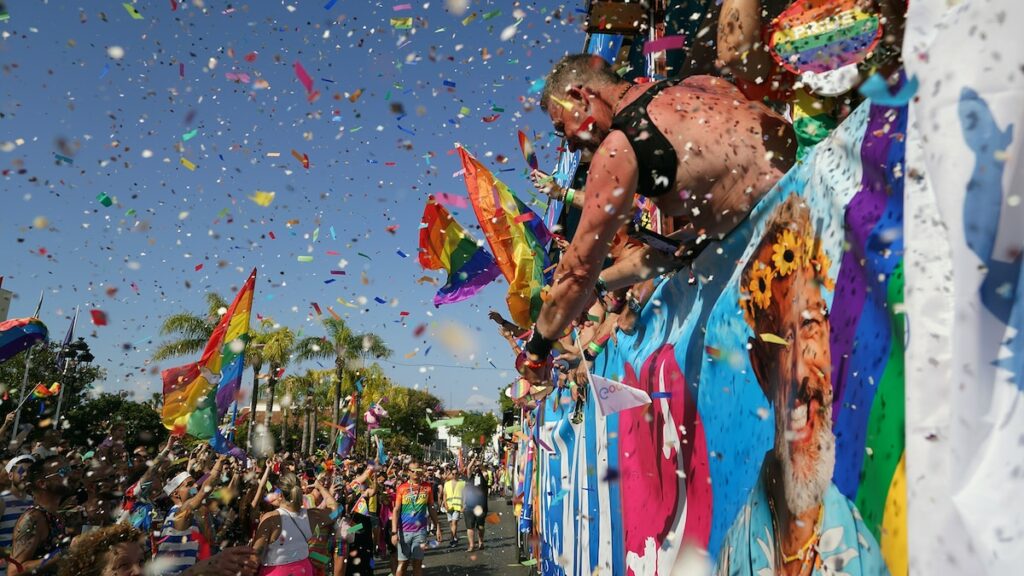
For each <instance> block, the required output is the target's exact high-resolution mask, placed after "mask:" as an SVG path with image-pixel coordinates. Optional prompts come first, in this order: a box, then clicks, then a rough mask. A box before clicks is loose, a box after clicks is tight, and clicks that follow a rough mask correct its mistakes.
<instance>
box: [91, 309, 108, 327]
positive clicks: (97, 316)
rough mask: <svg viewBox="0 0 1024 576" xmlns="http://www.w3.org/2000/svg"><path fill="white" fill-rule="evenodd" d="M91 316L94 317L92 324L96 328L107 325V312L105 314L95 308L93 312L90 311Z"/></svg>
mask: <svg viewBox="0 0 1024 576" xmlns="http://www.w3.org/2000/svg"><path fill="white" fill-rule="evenodd" d="M89 315H90V316H92V323H93V324H94V325H96V326H106V325H107V313H106V312H104V311H102V310H98V309H96V308H93V309H92V310H89Z"/></svg>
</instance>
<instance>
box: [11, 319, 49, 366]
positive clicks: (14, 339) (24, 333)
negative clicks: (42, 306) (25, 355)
mask: <svg viewBox="0 0 1024 576" xmlns="http://www.w3.org/2000/svg"><path fill="white" fill-rule="evenodd" d="M48 336H49V331H48V330H47V329H46V324H43V322H42V321H41V320H39V318H12V319H11V320H7V321H6V322H0V362H6V361H8V360H10V359H11V358H14V356H15V355H17V354H18V353H19V352H21V351H22V350H26V349H28V348H31V347H32V346H33V345H35V344H37V343H39V342H45V341H46V339H47V337H48Z"/></svg>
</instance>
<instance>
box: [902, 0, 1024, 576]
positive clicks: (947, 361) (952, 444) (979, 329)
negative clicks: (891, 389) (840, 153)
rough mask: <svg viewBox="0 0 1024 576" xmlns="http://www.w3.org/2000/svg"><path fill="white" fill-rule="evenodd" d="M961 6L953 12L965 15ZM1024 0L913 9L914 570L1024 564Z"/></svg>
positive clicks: (939, 0)
mask: <svg viewBox="0 0 1024 576" xmlns="http://www.w3.org/2000/svg"><path fill="white" fill-rule="evenodd" d="M950 6H952V7H950ZM1021 30H1024V3H1021V2H1020V0H989V1H967V2H950V1H948V0H914V1H913V2H911V3H910V12H909V13H908V18H907V29H906V36H905V41H904V54H903V56H904V61H905V63H906V68H907V74H908V76H912V77H913V76H916V77H917V78H918V80H919V81H920V88H919V90H918V93H917V97H916V98H915V100H914V102H913V104H912V106H911V111H912V115H911V122H912V124H911V126H910V129H909V130H908V131H907V132H908V134H907V136H908V142H907V166H906V170H905V171H904V174H905V176H906V177H907V178H908V180H907V185H906V212H905V214H906V219H905V231H906V238H907V243H906V247H907V253H906V292H905V294H906V307H907V317H908V322H909V330H908V347H907V354H906V361H907V364H906V366H907V373H906V386H907V390H906V393H907V411H906V418H907V450H906V455H907V456H906V457H907V485H908V498H909V503H908V507H909V522H908V523H909V530H908V532H909V552H910V573H911V574H922V575H924V574H927V575H929V576H932V575H945V574H1017V573H1020V571H1021V567H1022V566H1024V473H1022V472H1021V467H1022V466H1024V440H1022V439H1024V402H1022V401H1021V396H1022V389H1024V345H1022V342H1021V336H1020V334H1019V332H1020V331H1021V330H1022V329H1024V304H1022V301H1024V296H1022V291H1024V280H1022V278H1021V254H1022V252H1024V206H1022V205H1021V191H1022V188H1024V163H1022V162H1021V152H1022V150H1021V142H1020V140H1021V130H1022V125H1024V122H1022V121H1024V74H1022V71H1021V62H1022V56H1024V42H1022V40H1021V38H1020V34H1021Z"/></svg>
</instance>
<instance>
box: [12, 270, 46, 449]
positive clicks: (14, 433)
mask: <svg viewBox="0 0 1024 576" xmlns="http://www.w3.org/2000/svg"><path fill="white" fill-rule="evenodd" d="M42 308H43V291H42V290H40V291H39V304H36V313H35V314H34V315H33V316H32V317H33V318H39V311H40V310H41V309H42ZM33 350H35V346H32V347H31V348H29V349H28V355H27V356H26V357H25V375H24V376H22V378H21V395H20V396H19V397H18V409H17V410H16V411H15V412H14V427H13V428H11V444H14V439H15V438H17V437H18V427H19V426H20V425H21V407H22V406H23V405H24V404H25V387H27V386H28V372H29V369H31V368H32V351H33Z"/></svg>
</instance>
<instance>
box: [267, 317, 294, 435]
mask: <svg viewBox="0 0 1024 576" xmlns="http://www.w3.org/2000/svg"><path fill="white" fill-rule="evenodd" d="M294 348H295V333H294V332H292V329H291V328H288V327H287V326H281V325H274V328H273V330H271V331H270V332H268V333H267V334H266V339H265V340H264V341H263V351H262V354H263V359H264V360H265V361H266V362H267V364H268V365H269V366H270V375H269V376H268V383H267V388H268V393H267V417H266V418H265V419H264V424H265V425H266V426H267V428H270V422H271V420H270V419H271V417H272V416H273V414H274V398H275V394H276V392H277V383H278V374H280V372H281V370H283V369H284V367H285V366H287V365H288V362H289V361H290V360H291V358H292V351H293V350H294Z"/></svg>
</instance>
